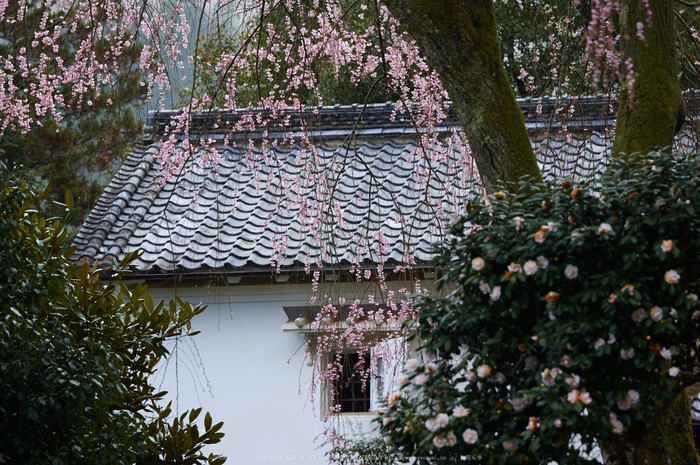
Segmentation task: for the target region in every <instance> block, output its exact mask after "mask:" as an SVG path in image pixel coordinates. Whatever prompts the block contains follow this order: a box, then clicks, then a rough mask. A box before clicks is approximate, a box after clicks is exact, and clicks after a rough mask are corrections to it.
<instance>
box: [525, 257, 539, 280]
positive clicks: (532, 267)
mask: <svg viewBox="0 0 700 465" xmlns="http://www.w3.org/2000/svg"><path fill="white" fill-rule="evenodd" d="M523 271H525V274H526V275H528V276H532V275H533V274H535V272H537V262H535V261H533V260H528V261H526V262H525V265H523Z"/></svg>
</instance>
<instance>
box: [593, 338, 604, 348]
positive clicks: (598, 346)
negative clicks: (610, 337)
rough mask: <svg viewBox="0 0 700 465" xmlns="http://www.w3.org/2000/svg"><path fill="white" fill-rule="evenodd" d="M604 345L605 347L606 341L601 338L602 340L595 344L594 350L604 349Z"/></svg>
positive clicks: (599, 339)
mask: <svg viewBox="0 0 700 465" xmlns="http://www.w3.org/2000/svg"><path fill="white" fill-rule="evenodd" d="M604 345H605V341H604V340H603V338H602V337H601V338H598V340H597V341H595V343H594V344H593V348H594V349H595V350H598V349H600V348H601V347H603V346H604Z"/></svg>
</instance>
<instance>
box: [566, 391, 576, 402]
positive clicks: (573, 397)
mask: <svg viewBox="0 0 700 465" xmlns="http://www.w3.org/2000/svg"><path fill="white" fill-rule="evenodd" d="M578 396H579V392H578V389H574V390H573V391H571V392H570V393H568V394H567V395H566V400H568V401H569V403H571V404H576V403H578Z"/></svg>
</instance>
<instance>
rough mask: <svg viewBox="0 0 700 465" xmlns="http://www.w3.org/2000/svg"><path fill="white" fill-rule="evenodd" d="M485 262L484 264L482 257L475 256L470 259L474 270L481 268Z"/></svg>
mask: <svg viewBox="0 0 700 465" xmlns="http://www.w3.org/2000/svg"><path fill="white" fill-rule="evenodd" d="M485 264H486V262H484V259H483V258H481V257H476V258H475V259H473V260H472V268H473V269H474V270H475V271H481V270H483V269H484V265H485Z"/></svg>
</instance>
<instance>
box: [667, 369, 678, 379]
mask: <svg viewBox="0 0 700 465" xmlns="http://www.w3.org/2000/svg"><path fill="white" fill-rule="evenodd" d="M679 371H680V370H679V369H678V367H671V368H669V369H668V375H669V376H670V377H672V378H675V377H676V376H678V372H679Z"/></svg>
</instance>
